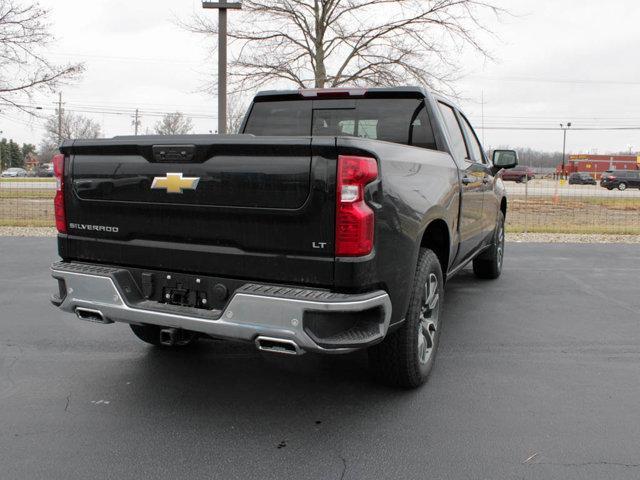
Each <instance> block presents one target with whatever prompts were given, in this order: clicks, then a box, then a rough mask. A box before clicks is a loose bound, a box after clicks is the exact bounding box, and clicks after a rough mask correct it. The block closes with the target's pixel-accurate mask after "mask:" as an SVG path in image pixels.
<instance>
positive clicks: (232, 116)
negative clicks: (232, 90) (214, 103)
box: [227, 94, 249, 134]
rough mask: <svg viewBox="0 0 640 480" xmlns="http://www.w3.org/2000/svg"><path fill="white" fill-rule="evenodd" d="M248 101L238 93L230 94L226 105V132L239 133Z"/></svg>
mask: <svg viewBox="0 0 640 480" xmlns="http://www.w3.org/2000/svg"><path fill="white" fill-rule="evenodd" d="M248 105H249V102H248V101H247V99H246V97H244V96H242V95H239V94H231V95H229V99H228V106H227V132H228V133H230V134H233V133H239V132H240V127H241V126H242V122H243V120H244V116H245V115H246V113H247V108H248Z"/></svg>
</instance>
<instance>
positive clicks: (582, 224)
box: [0, 170, 640, 235]
mask: <svg viewBox="0 0 640 480" xmlns="http://www.w3.org/2000/svg"><path fill="white" fill-rule="evenodd" d="M638 174H639V175H640V172H639V173H638ZM612 176H615V175H612ZM529 177H532V178H529ZM577 177H578V176H577V175H575V174H574V175H573V176H572V177H570V178H569V179H568V180H566V179H564V180H560V179H557V178H554V175H553V174H552V173H544V172H540V171H535V170H532V171H529V172H528V173H527V174H526V175H522V176H521V177H517V176H516V177H515V178H514V176H513V175H509V176H507V175H506V174H505V178H508V179H509V180H505V185H506V188H507V191H508V194H509V197H508V201H509V209H508V214H507V230H508V231H510V232H531V233H535V232H539V233H603V234H636V235H640V178H638V180H637V182H638V183H634V182H633V181H632V180H631V179H629V180H624V179H622V178H621V177H620V178H615V179H612V181H611V183H610V184H609V185H608V187H603V186H601V185H600V182H601V179H600V175H598V176H597V178H594V177H593V176H589V175H586V174H585V175H580V178H577ZM54 195H55V180H54V179H51V178H20V179H6V178H3V179H0V226H54V225H55V222H54V217H53V197H54Z"/></svg>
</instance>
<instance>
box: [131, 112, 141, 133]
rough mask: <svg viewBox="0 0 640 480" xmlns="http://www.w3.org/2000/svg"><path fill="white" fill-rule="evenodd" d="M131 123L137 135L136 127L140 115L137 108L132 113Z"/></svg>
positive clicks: (138, 124) (138, 123)
mask: <svg viewBox="0 0 640 480" xmlns="http://www.w3.org/2000/svg"><path fill="white" fill-rule="evenodd" d="M131 123H132V124H133V127H134V129H135V135H136V136H138V127H139V126H140V115H139V111H138V109H137V108H136V114H135V115H134V118H133V122H131Z"/></svg>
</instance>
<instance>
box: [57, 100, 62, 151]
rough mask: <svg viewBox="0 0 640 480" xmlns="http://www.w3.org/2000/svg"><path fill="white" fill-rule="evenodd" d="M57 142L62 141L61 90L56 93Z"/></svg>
mask: <svg viewBox="0 0 640 480" xmlns="http://www.w3.org/2000/svg"><path fill="white" fill-rule="evenodd" d="M58 143H62V92H60V93H58Z"/></svg>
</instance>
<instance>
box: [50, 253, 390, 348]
mask: <svg viewBox="0 0 640 480" xmlns="http://www.w3.org/2000/svg"><path fill="white" fill-rule="evenodd" d="M51 272H52V276H53V277H54V278H55V279H58V282H59V290H60V292H59V294H58V295H54V296H53V297H52V303H53V304H54V305H56V306H58V307H59V308H60V309H62V310H64V311H66V312H71V313H76V315H78V317H79V318H81V319H84V320H90V321H96V322H98V323H112V322H125V323H134V324H150V325H158V326H162V327H167V328H180V329H184V330H191V331H194V332H200V333H204V334H206V335H210V336H212V337H216V338H223V339H233V340H244V341H250V342H256V341H257V340H258V339H259V338H262V337H267V338H268V339H276V340H278V339H280V340H282V341H283V342H293V344H295V345H296V346H297V347H298V348H297V349H295V350H296V352H298V350H299V352H300V353H301V352H303V351H315V352H322V353H347V352H350V351H353V350H357V349H359V348H364V347H367V346H370V345H372V344H374V343H377V342H379V341H381V340H382V339H383V338H384V337H385V335H386V333H387V330H388V328H389V322H390V319H391V302H390V300H389V296H388V295H387V293H386V292H384V291H382V290H378V291H373V292H367V293H364V294H354V295H345V294H336V293H331V292H327V291H324V290H314V289H298V288H290V287H278V286H268V285H257V284H245V285H244V286H242V287H241V288H239V289H237V290H236V291H235V293H234V294H233V295H232V297H231V299H230V300H229V301H228V303H227V304H226V306H225V307H224V309H222V310H203V309H195V308H189V307H180V306H173V305H167V304H161V303H157V302H152V301H148V300H144V299H143V298H142V296H141V295H140V294H139V292H136V291H135V290H137V287H136V286H135V283H134V282H133V281H132V279H131V277H130V274H129V272H128V271H127V270H125V269H121V268H118V267H104V266H100V265H89V264H81V263H68V262H59V263H55V264H53V265H52V266H51ZM129 280H131V281H129ZM350 314H353V315H354V318H355V316H357V318H358V320H357V321H356V323H355V325H356V326H357V325H358V323H357V322H360V324H363V322H364V324H363V327H362V328H359V329H358V328H355V327H354V328H352V329H351V330H349V331H348V332H343V333H340V334H337V335H336V334H335V333H333V334H331V335H328V336H324V337H323V336H318V335H317V331H312V330H311V329H310V325H311V324H312V323H313V322H315V324H317V322H318V319H321V321H323V322H331V319H332V316H335V317H336V318H337V317H338V316H340V318H345V316H346V317H347V318H348V316H349V315H350ZM311 317H313V318H311ZM256 343H257V344H258V343H259V342H256ZM258 346H259V348H260V345H258Z"/></svg>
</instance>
